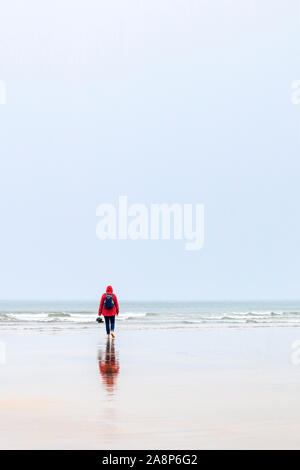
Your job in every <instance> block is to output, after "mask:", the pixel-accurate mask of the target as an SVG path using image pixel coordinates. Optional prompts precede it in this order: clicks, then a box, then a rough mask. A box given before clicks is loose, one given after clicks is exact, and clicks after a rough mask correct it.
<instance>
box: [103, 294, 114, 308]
mask: <svg viewBox="0 0 300 470" xmlns="http://www.w3.org/2000/svg"><path fill="white" fill-rule="evenodd" d="M114 305H115V303H114V299H113V294H105V300H104V308H106V309H107V310H111V309H112V308H113V306H114Z"/></svg>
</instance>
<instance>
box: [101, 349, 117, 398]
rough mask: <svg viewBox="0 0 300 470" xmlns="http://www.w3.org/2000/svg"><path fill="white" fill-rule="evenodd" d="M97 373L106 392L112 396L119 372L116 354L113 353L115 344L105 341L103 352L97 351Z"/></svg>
mask: <svg viewBox="0 0 300 470" xmlns="http://www.w3.org/2000/svg"><path fill="white" fill-rule="evenodd" d="M98 364H99V371H100V374H101V377H102V381H103V384H104V385H105V388H106V390H107V392H108V393H109V394H110V395H113V393H114V388H115V386H116V379H117V377H118V374H119V371H120V365H119V359H118V354H117V353H116V351H115V342H114V341H110V340H107V343H106V349H105V352H103V351H102V349H101V348H100V349H99V350H98Z"/></svg>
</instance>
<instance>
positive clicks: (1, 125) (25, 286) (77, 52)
mask: <svg viewBox="0 0 300 470" xmlns="http://www.w3.org/2000/svg"><path fill="white" fill-rule="evenodd" d="M298 31H299V2H298V1H293V0H253V1H251V2H250V1H249V0H235V1H229V0H218V1H216V0H207V1H204V0H198V1H194V0H193V1H192V0H182V1H176V0H172V1H171V0H151V1H141V0H139V1H137V0H130V1H126V0H125V1H124V0H110V1H101V0H100V1H99V0H97V1H96V0H95V1H93V0H85V1H76V0H75V1H74V0H72V1H71V0H59V1H58V0H57V1H55V0H51V1H47V2H40V1H33V0H27V1H26V2H24V1H16V0H10V1H9V2H5V4H3V5H2V7H1V14H0V79H1V80H4V81H5V83H6V88H7V103H6V105H1V106H0V155H1V169H0V170H1V171H0V195H1V198H0V204H1V207H0V209H1V248H0V250H1V251H0V265H1V274H0V297H1V298H2V299H34V298H37V299H41V298H44V299H72V298H74V299H94V298H98V296H99V293H100V292H101V291H102V290H103V288H104V287H105V285H106V284H108V283H109V284H112V285H113V286H114V288H115V289H116V290H117V291H118V292H119V295H120V298H121V299H135V298H136V299H186V298H187V299H243V298H244V299H257V298H260V299H261V298H266V299H273V298H280V299H288V298H294V299H295V298H299V297H300V295H299V290H300V274H299V272H300V270H299V266H300V255H299V240H300V218H299V200H300V198H299V196H300V185H299V175H300V171H299V109H300V107H299V106H297V105H293V104H292V101H291V94H292V89H291V83H292V82H293V81H294V80H296V79H298V78H299V32H298ZM119 195H127V196H128V201H129V203H136V202H138V203H144V204H151V203H160V202H164V203H173V202H177V203H182V204H183V203H193V204H196V203H203V204H204V205H205V244H204V248H203V249H202V250H200V251H192V252H189V251H185V250H184V242H183V241H160V240H158V241H100V240H98V239H97V238H96V224H97V218H96V207H97V206H98V205H99V204H100V203H103V202H108V203H113V204H116V203H117V199H118V196H119Z"/></svg>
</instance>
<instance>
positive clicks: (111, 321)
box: [98, 286, 119, 339]
mask: <svg viewBox="0 0 300 470" xmlns="http://www.w3.org/2000/svg"><path fill="white" fill-rule="evenodd" d="M98 315H99V317H101V315H103V316H104V320H105V327H106V333H107V339H109V338H110V335H111V336H112V338H114V337H115V316H116V315H119V304H118V299H117V296H116V294H114V293H113V288H112V287H111V286H107V288H106V294H103V295H102V297H101V300H100V305H99V311H98Z"/></svg>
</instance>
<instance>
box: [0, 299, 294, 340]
mask: <svg viewBox="0 0 300 470" xmlns="http://www.w3.org/2000/svg"><path fill="white" fill-rule="evenodd" d="M119 305H120V314H119V315H118V317H117V328H120V329H141V330H146V329H152V330H155V329H168V330H172V329H174V330H175V329H182V330H183V329H204V328H277V327H299V326H300V301H218V302H215V301H195V302H194V301H193V302H192V301H188V302H170V301H156V302H153V301H151V302H150V301H147V302H140V301H139V302H138V301H135V302H130V301H122V300H121V299H119ZM97 311H98V301H74V300H73V301H17V302H16V301H8V300H6V301H4V300H2V301H0V329H1V330H2V332H4V331H19V332H25V331H49V330H51V331H57V332H59V331H75V330H95V329H99V328H100V329H101V328H102V327H104V325H102V324H98V323H97V322H96V318H97Z"/></svg>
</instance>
